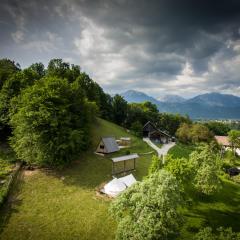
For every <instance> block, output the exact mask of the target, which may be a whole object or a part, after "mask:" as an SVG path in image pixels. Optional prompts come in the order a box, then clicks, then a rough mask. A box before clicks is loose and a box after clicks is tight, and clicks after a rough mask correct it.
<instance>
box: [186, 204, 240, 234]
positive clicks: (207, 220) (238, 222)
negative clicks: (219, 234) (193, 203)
mask: <svg viewBox="0 0 240 240" xmlns="http://www.w3.org/2000/svg"><path fill="white" fill-rule="evenodd" d="M193 213H194V214H196V215H197V218H201V219H204V221H202V222H203V225H204V226H203V227H207V226H210V227H212V228H213V229H217V228H219V227H220V226H222V227H226V228H227V227H232V229H233V231H239V229H240V213H239V212H235V211H229V210H226V209H224V210H220V209H209V208H208V209H202V210H200V209H196V210H194V211H193ZM190 215H191V214H190ZM191 217H192V215H191Z"/></svg>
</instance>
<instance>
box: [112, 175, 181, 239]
mask: <svg viewBox="0 0 240 240" xmlns="http://www.w3.org/2000/svg"><path fill="white" fill-rule="evenodd" d="M181 206H182V202H181V195H180V191H179V186H178V183H177V181H176V179H175V177H173V176H172V175H171V174H170V173H169V172H167V171H165V170H160V171H158V172H155V173H154V174H152V175H150V176H149V177H148V178H147V179H145V180H143V181H142V182H138V183H136V184H134V185H133V186H132V187H130V188H128V189H127V190H126V191H125V192H124V193H122V194H121V195H120V196H119V197H117V198H116V200H115V201H114V202H113V203H112V205H111V209H110V211H111V213H112V214H113V215H114V216H115V218H116V220H117V222H118V229H117V233H116V239H119V240H120V239H121V240H129V239H132V240H133V239H134V240H135V239H138V240H145V239H148V240H151V239H152V240H153V239H168V238H169V239H170V237H173V236H175V235H176V234H177V233H178V230H179V226H180V224H181V220H182V215H181V214H180V211H179V208H180V207H181Z"/></svg>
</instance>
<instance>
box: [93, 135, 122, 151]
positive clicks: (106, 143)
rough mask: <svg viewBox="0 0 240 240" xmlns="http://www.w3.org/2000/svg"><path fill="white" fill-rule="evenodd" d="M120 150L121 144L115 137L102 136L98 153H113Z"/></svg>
mask: <svg viewBox="0 0 240 240" xmlns="http://www.w3.org/2000/svg"><path fill="white" fill-rule="evenodd" d="M117 151H119V146H118V144H117V142H116V139H115V138H114V137H102V138H101V141H100V143H99V144H98V147H97V150H96V152H97V153H104V154H105V153H113V152H117Z"/></svg>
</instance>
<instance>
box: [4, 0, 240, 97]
mask: <svg viewBox="0 0 240 240" xmlns="http://www.w3.org/2000/svg"><path fill="white" fill-rule="evenodd" d="M0 58H10V59H12V60H15V61H16V62H18V63H20V65H21V66H22V68H24V67H27V66H29V65H31V64H32V63H35V62H42V63H44V65H45V66H46V67H47V64H48V62H49V60H50V59H52V58H62V59H63V60H64V61H67V62H70V63H73V64H77V65H80V66H81V69H82V71H85V72H86V73H88V74H89V75H90V77H91V78H92V79H93V80H95V81H96V82H97V83H99V84H100V85H101V87H102V88H103V89H104V90H105V91H106V92H108V93H110V94H113V93H121V92H124V91H126V90H129V89H134V90H138V91H142V92H144V93H147V94H149V95H151V96H154V97H159V96H162V95H165V94H178V95H181V96H183V97H191V96H195V95H197V94H202V93H206V92H221V93H230V94H234V95H238V96H240V1H239V0H211V1H210V0H201V1H198V0H145V1H143V0H111V1H110V0H38V1H34V0H24V1H23V0H22V1H21V0H1V1H0Z"/></svg>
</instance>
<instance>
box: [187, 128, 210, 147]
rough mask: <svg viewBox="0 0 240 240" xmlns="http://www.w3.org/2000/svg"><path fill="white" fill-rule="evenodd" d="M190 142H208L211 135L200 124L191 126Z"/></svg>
mask: <svg viewBox="0 0 240 240" xmlns="http://www.w3.org/2000/svg"><path fill="white" fill-rule="evenodd" d="M190 133H191V140H192V142H193V143H199V142H210V141H211V140H212V139H213V135H212V134H211V133H210V131H209V129H208V128H207V127H206V126H204V125H202V124H199V123H197V124H193V125H192V128H191V132H190Z"/></svg>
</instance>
